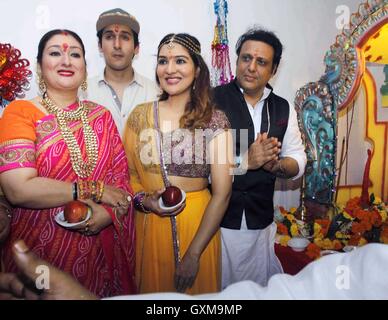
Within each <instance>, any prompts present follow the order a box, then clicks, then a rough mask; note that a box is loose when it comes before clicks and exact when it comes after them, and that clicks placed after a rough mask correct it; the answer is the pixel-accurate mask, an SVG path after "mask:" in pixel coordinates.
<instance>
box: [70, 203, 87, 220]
mask: <svg viewBox="0 0 388 320" xmlns="http://www.w3.org/2000/svg"><path fill="white" fill-rule="evenodd" d="M88 210H89V207H88V206H87V205H86V204H84V203H83V202H81V201H77V200H75V201H70V202H69V203H67V204H66V206H65V210H64V217H65V220H66V221H67V222H68V223H77V222H81V221H84V220H85V219H86V216H87V215H88Z"/></svg>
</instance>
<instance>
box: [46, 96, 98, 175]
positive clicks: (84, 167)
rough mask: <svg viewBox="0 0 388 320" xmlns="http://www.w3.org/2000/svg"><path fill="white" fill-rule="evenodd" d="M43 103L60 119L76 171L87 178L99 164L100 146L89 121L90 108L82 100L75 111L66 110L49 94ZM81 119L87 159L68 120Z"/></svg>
mask: <svg viewBox="0 0 388 320" xmlns="http://www.w3.org/2000/svg"><path fill="white" fill-rule="evenodd" d="M41 103H42V105H43V106H44V107H45V108H46V109H47V111H48V112H49V113H51V114H54V115H55V116H56V118H57V120H58V125H59V130H60V131H61V134H62V137H63V140H64V141H65V143H66V145H67V148H68V149H69V153H70V161H71V165H72V167H73V169H74V172H75V173H76V174H77V176H79V177H80V178H87V177H89V176H90V174H91V173H92V172H93V170H94V168H95V167H96V164H97V158H98V148H97V137H96V134H95V133H94V131H93V128H92V127H91V126H90V124H89V121H88V110H87V108H86V107H85V105H84V104H83V103H82V101H78V108H77V109H76V110H74V111H64V110H63V109H61V108H59V107H58V106H56V105H55V104H54V102H53V101H52V100H51V99H50V98H49V97H48V96H47V94H46V95H45V96H44V97H43V99H42V100H41ZM77 120H80V121H81V122H82V126H83V132H84V137H85V146H86V155H87V161H86V162H85V161H84V160H83V158H82V153H81V148H80V146H79V145H78V143H77V140H76V139H75V136H74V134H73V133H72V132H71V130H70V128H69V126H68V125H67V122H68V121H77Z"/></svg>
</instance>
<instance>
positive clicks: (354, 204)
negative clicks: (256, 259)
mask: <svg viewBox="0 0 388 320" xmlns="http://www.w3.org/2000/svg"><path fill="white" fill-rule="evenodd" d="M295 212H296V209H295V208H292V209H290V211H286V210H285V209H284V208H283V207H279V212H278V215H277V216H276V221H277V226H278V240H279V243H280V244H281V245H283V246H286V245H287V242H288V240H289V239H290V238H291V237H295V236H300V235H302V234H301V228H300V226H301V223H300V221H298V220H297V219H296V217H295ZM387 213H388V206H387V205H386V204H385V203H384V202H383V201H382V200H381V199H380V198H378V197H375V196H374V195H373V194H372V195H371V196H370V199H369V203H368V204H367V205H365V204H364V203H363V202H362V201H361V198H360V197H355V198H352V199H350V200H349V201H348V202H347V203H346V205H345V206H343V207H336V212H335V214H334V216H333V217H332V219H329V218H327V219H316V220H315V221H314V222H313V224H312V225H311V228H312V230H311V231H312V232H311V233H313V237H312V243H310V244H309V246H308V247H307V251H306V254H307V255H308V256H309V257H310V258H312V259H316V258H318V257H320V252H321V250H341V249H342V248H343V247H344V246H362V245H364V244H366V243H370V242H380V243H385V244H388V220H387Z"/></svg>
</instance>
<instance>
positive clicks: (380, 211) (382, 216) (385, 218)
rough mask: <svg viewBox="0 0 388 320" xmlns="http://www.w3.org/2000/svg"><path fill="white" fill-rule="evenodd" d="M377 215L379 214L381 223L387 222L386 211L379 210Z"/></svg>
mask: <svg viewBox="0 0 388 320" xmlns="http://www.w3.org/2000/svg"><path fill="white" fill-rule="evenodd" d="M379 213H380V216H381V219H382V221H383V222H385V220H387V211H385V210H379Z"/></svg>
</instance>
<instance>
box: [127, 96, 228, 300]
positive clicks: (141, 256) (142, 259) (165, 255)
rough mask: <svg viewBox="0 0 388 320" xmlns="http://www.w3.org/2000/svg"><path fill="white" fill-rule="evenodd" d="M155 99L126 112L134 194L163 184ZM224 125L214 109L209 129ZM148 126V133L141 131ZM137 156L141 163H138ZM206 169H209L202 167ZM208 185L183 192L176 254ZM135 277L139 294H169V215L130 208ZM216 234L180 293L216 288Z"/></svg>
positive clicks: (196, 221) (196, 219) (194, 225)
mask: <svg viewBox="0 0 388 320" xmlns="http://www.w3.org/2000/svg"><path fill="white" fill-rule="evenodd" d="M155 108H157V103H147V104H143V105H139V106H137V107H136V108H135V109H134V110H133V111H132V113H131V115H130V117H129V119H128V122H127V126H126V129H125V130H126V131H125V134H124V146H125V149H126V152H127V157H128V162H129V169H130V176H131V186H132V188H133V189H134V192H139V191H145V192H154V191H156V190H160V189H163V187H164V186H165V182H164V180H163V176H162V168H161V166H160V162H161V161H160V152H159V149H158V148H159V147H160V144H159V141H158V139H159V137H160V133H158V130H156V129H157V128H158V126H157V125H158V124H157V121H156V122H155V119H157V118H158V117H157V115H155ZM228 127H229V122H228V120H227V119H226V116H225V115H224V114H223V113H222V112H220V111H215V112H214V116H213V119H212V121H211V127H210V129H211V130H212V131H213V133H214V135H213V136H215V135H216V134H217V133H218V132H220V129H221V131H223V129H226V128H228ZM147 130H148V131H147ZM142 160H143V161H142ZM208 170H210V167H209V168H208ZM210 199H211V195H210V192H209V191H208V189H204V190H201V191H197V192H188V193H187V195H186V207H185V209H184V211H183V212H181V213H180V214H179V215H178V216H177V217H176V225H177V235H178V240H179V247H180V256H181V257H183V256H184V253H185V252H186V250H187V248H188V246H189V245H190V243H191V241H192V239H193V238H194V236H195V234H196V231H197V229H198V227H199V225H200V223H201V220H202V216H203V214H204V212H205V209H206V207H207V204H208V202H209V201H210ZM136 234H137V235H136V279H137V283H138V288H139V291H140V292H141V293H149V292H174V291H176V290H175V288H174V272H175V259H174V250H173V236H172V224H171V221H170V218H168V217H167V218H164V217H163V218H162V217H160V216H158V215H156V214H153V213H150V214H145V213H144V212H140V211H138V212H136ZM220 250H221V246H220V235H219V232H217V233H216V235H215V236H214V237H213V238H212V240H211V241H210V242H209V244H208V246H207V247H206V249H205V251H204V252H203V254H202V256H201V258H200V268H199V272H198V275H197V278H196V280H195V282H194V285H193V287H192V288H191V289H188V290H187V291H186V293H189V294H200V293H208V292H217V291H219V289H220V275H221V273H220V271H221V270H220V258H221V254H220Z"/></svg>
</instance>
